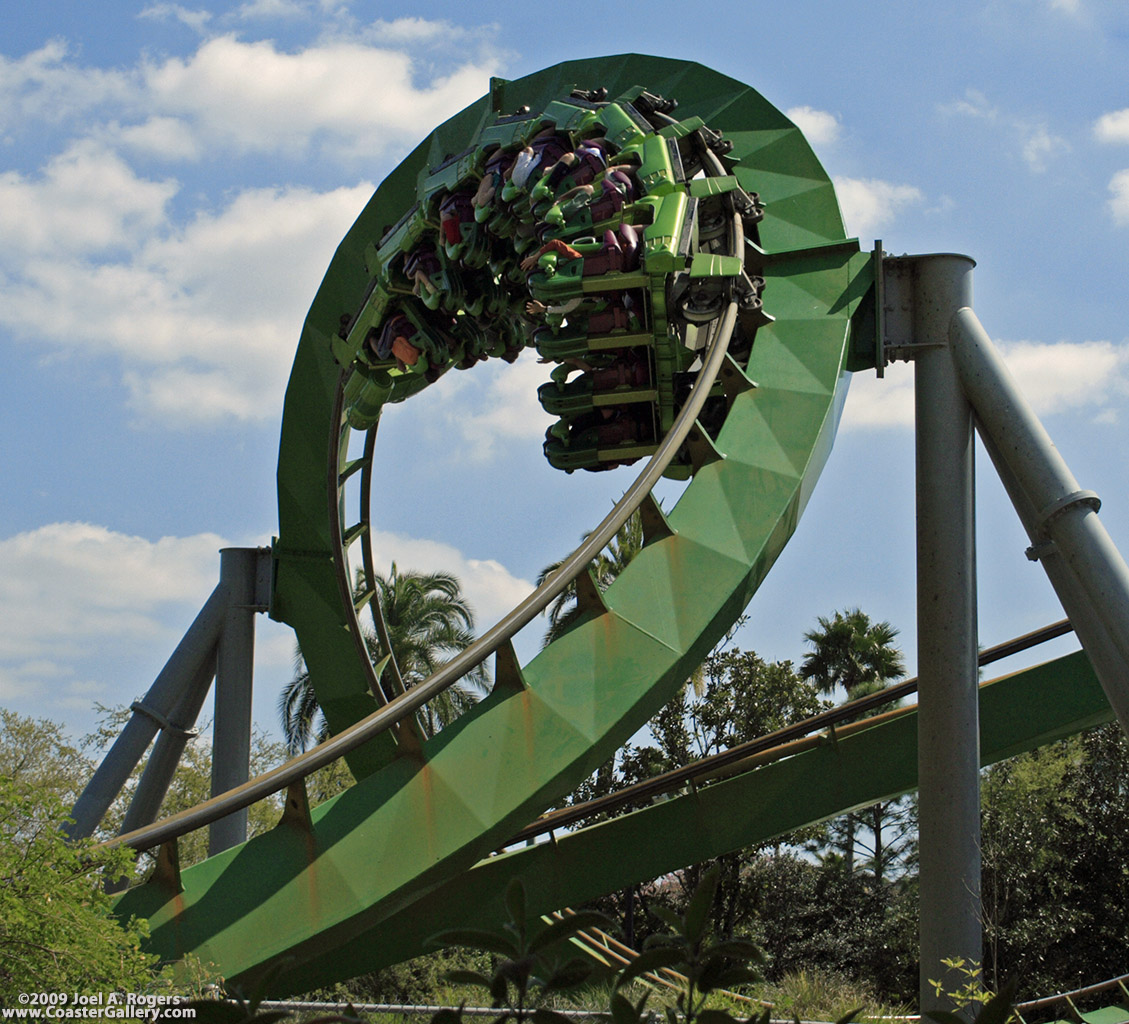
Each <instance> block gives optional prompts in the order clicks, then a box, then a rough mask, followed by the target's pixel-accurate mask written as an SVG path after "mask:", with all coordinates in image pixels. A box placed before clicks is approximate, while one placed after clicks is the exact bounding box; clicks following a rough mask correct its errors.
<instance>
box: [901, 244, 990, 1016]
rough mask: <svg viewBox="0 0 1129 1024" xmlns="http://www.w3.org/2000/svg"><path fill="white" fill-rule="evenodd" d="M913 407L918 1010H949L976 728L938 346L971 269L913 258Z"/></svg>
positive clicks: (963, 521)
mask: <svg viewBox="0 0 1129 1024" xmlns="http://www.w3.org/2000/svg"><path fill="white" fill-rule="evenodd" d="M906 262H909V263H910V264H911V266H912V270H913V348H914V349H915V350H916V357H915V364H914V374H915V376H914V388H915V399H916V410H917V442H916V444H917V450H916V454H917V643H918V659H917V665H918V679H919V704H918V779H919V805H918V806H919V818H920V820H919V829H920V876H919V878H920V893H921V905H920V943H921V965H920V972H921V973H920V995H921V1009H922V1012H925V1011H928V1010H933V1009H952V1005H951V1002H950V1001H949V1000H948V999H946V998H945V996H944V995H941V996H938V995H936V994H935V993H934V989H933V986H932V984H931V981H932V980H933V979H938V980H941V981H942V991H943V992H952V991H955V990H956V989H957V988H959V985H960V982H961V980H962V979H960V978H959V977H954V976H953V974H954V972H951V971H950V970H949V969H947V968H945V967H944V966H943V965H942V960H945V959H952V958H958V957H962V958H964V959H965V960H966V961H972V962H977V963H979V962H980V959H981V949H982V931H981V916H980V777H979V771H980V729H979V704H978V693H977V678H978V670H977V663H976V656H977V628H976V557H975V533H974V512H973V433H972V410H971V407H970V406H969V403H968V400H967V399H966V398H965V395H964V392H963V391H962V390H961V386H960V381H959V379H958V377H957V373H956V369H955V367H954V366H953V362H952V357H951V353H950V351H949V325H950V322H951V321H952V318H953V316H954V314H955V313H956V311H957V310H958V309H960V308H962V307H965V306H968V305H970V304H971V300H972V267H973V265H974V264H973V262H972V260H970V259H969V258H968V257H965V256H954V255H937V256H923V257H914V258H913V259H912V260H910V261H906Z"/></svg>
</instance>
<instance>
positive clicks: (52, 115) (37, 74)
mask: <svg viewBox="0 0 1129 1024" xmlns="http://www.w3.org/2000/svg"><path fill="white" fill-rule="evenodd" d="M68 56H69V51H68V49H67V45H66V43H64V42H63V41H62V40H57V39H56V40H52V41H51V42H49V43H47V44H46V45H44V46H43V47H41V48H40V49H38V50H34V51H32V52H31V53H29V54H26V55H25V56H23V57H19V58H16V59H10V58H8V57H5V56H3V55H0V130H9V129H11V128H13V127H15V126H17V125H27V126H38V125H42V124H44V123H46V124H59V123H62V122H64V121H67V120H68V119H71V118H77V117H80V116H82V115H84V114H85V113H86V112H88V111H90V110H92V109H93V108H95V107H97V106H99V105H101V104H104V103H109V102H114V103H117V104H122V105H128V104H130V103H131V101H132V99H133V98H134V90H135V85H134V82H133V80H132V78H131V76H130V75H129V74H126V73H124V72H120V71H105V70H102V69H99V68H82V67H78V66H77V65H75V64H73V63H71V62H69V61H68V59H67V58H68Z"/></svg>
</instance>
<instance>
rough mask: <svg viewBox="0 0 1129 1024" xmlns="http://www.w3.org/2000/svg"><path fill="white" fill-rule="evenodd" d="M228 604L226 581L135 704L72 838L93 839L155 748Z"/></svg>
mask: <svg viewBox="0 0 1129 1024" xmlns="http://www.w3.org/2000/svg"><path fill="white" fill-rule="evenodd" d="M226 603H227V595H226V594H225V592H224V585H223V581H222V579H221V581H220V584H219V586H217V587H216V589H215V590H213V591H212V595H211V597H209V598H208V600H207V601H206V602H205V604H204V607H203V608H201V609H200V613H199V614H198V615H197V616H196V618H195V620H193V623H192V625H191V626H189V627H188V631H187V632H186V633H185V634H184V637H183V639H182V640H181V641H180V643H179V644H177V647H176V650H175V651H173V653H172V656H171V657H170V658H169V660H168V661H167V662H166V663H165V667H164V668H163V669H161V672H160V674H159V675H158V676H157V678H156V679H155V680H154V681H153V685H152V686H150V687H149V691H148V693H146V694H145V697H144V698H143V699H142V700H140V701H137V702H136V703H135V704H134V705H133V716H132V717H131V718H130V720H129V721H128V722H127V723H126V724H125V727H124V728H123V729H122V731H121V733H120V734H119V736H118V738H117V739H116V740H115V741H114V745H113V746H112V747H111V748H110V749H109V751H107V753H106V756H105V757H104V758H103V759H102V763H101V764H100V765H99V766H98V770H97V771H96V772H95V773H94V776H93V777H92V778H91V780H90V782H88V783H87V785H86V788H85V789H84V790H83V791H82V795H81V796H80V797H79V798H78V801H77V802H76V803H75V805H74V808H73V810H72V811H71V817H72V818H74V824H73V825H71V826H70V827H69V828H68V829H67V830H66V831H67V834H68V835H69V836H71V838H74V839H77V838H80V837H82V836H88V835H90V834H91V833H92V832H93V831H94V829H96V828H97V827H98V823H99V822H100V821H101V820H102V818H103V817H104V815H105V814H106V811H107V809H108V808H109V806H110V804H112V803H113V802H114V798H115V797H116V796H117V795H118V793H120V792H121V789H122V786H124V785H125V783H126V780H127V779H128V778H129V776H130V773H131V772H132V771H133V769H134V768H136V767H137V764H138V762H140V760H141V758H142V757H143V756H144V755H145V751H146V750H148V749H149V744H150V743H151V742H152V740H153V737H154V736H155V735H156V733H157V730H158V729H159V728H161V727H162V726H164V725H165V724H166V723H167V721H168V716H169V713H170V712H171V711H172V709H173V707H174V706H175V704H176V702H177V701H178V700H179V699H180V696H181V694H183V693H184V691H185V690H186V689H187V688H188V687H189V686H190V684H191V681H192V679H193V678H195V676H196V675H197V673H199V672H200V670H201V666H202V665H204V664H205V663H206V662H207V661H208V660H209V659H210V658H211V656H212V652H213V650H214V649H215V645H216V641H217V640H218V638H219V634H220V629H221V627H222V625H223V618H224V609H225V605H226Z"/></svg>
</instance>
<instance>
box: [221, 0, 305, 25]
mask: <svg viewBox="0 0 1129 1024" xmlns="http://www.w3.org/2000/svg"><path fill="white" fill-rule="evenodd" d="M306 13H307V5H306V4H303V3H298V2H297V0H250V2H249V3H245V4H241V5H240V6H239V8H238V9H237V10H236V12H235V15H236V17H237V18H240V19H241V20H243V21H255V20H257V19H260V18H262V19H265V18H301V17H305V15H306Z"/></svg>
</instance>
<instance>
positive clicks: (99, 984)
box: [0, 708, 277, 1006]
mask: <svg viewBox="0 0 1129 1024" xmlns="http://www.w3.org/2000/svg"><path fill="white" fill-rule="evenodd" d="M127 714H128V712H127ZM93 739H94V738H91V740H93ZM93 768H94V758H93V757H92V743H87V742H84V743H82V744H78V745H76V744H74V743H72V742H71V741H70V740H69V739H68V738H67V736H66V734H65V733H64V732H63V729H62V728H61V727H60V726H59V725H58V724H56V723H55V722H51V721H48V720H46V719H32V718H27V717H25V716H23V715H18V714H16V713H15V712H12V711H8V710H6V709H3V708H0V1005H3V1006H15V1005H17V1002H16V999H17V996H18V994H19V993H20V992H42V991H48V992H52V991H53V992H59V991H67V992H74V991H78V992H83V993H94V992H107V991H110V990H119V991H133V992H148V991H155V990H162V991H169V986H170V985H171V984H172V978H171V975H170V972H169V971H165V972H162V973H160V974H159V973H158V972H157V970H156V958H155V957H153V956H150V955H148V954H146V953H143V952H142V951H141V948H140V942H141V940H142V939H143V938H144V936H145V935H146V925H145V922H143V921H136V920H131V921H119V920H118V919H117V918H115V917H114V915H113V911H112V897H111V896H109V895H107V894H106V892H105V889H104V885H103V882H104V879H106V878H114V879H116V878H119V877H121V876H122V875H128V874H130V873H131V872H132V871H134V854H133V852H132V851H131V850H126V849H119V850H113V851H107V850H102V849H98V848H97V844H98V842H99V840H100V839H102V838H105V837H106V836H107V835H108V834H112V831H113V829H114V824H115V823H116V822H120V820H121V815H122V814H123V813H124V806H123V800H124V798H123V799H120V800H119V801H118V803H117V804H116V805H115V807H114V808H113V809H112V810H111V813H110V815H109V818H110V819H112V820H111V821H108V822H107V823H105V824H104V826H103V828H102V829H100V830H99V836H97V837H94V838H91V839H88V840H78V841H68V840H66V839H65V837H64V835H63V831H62V827H63V824H64V823H65V822H66V820H67V808H69V807H70V806H71V805H72V804H73V802H74V800H75V798H76V797H77V796H78V794H79V793H80V792H81V790H82V788H83V786H84V785H85V784H86V782H87V780H88V779H89V776H90V773H91V772H92V771H93ZM276 817H277V815H276ZM197 966H198V965H197ZM202 980H205V981H206V980H207V979H202ZM191 987H192V986H191V985H189V984H188V983H187V982H186V981H185V979H183V978H181V979H180V980H179V981H178V982H177V987H176V989H175V991H177V992H178V993H182V994H183V993H187V992H189V991H190V989H191Z"/></svg>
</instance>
